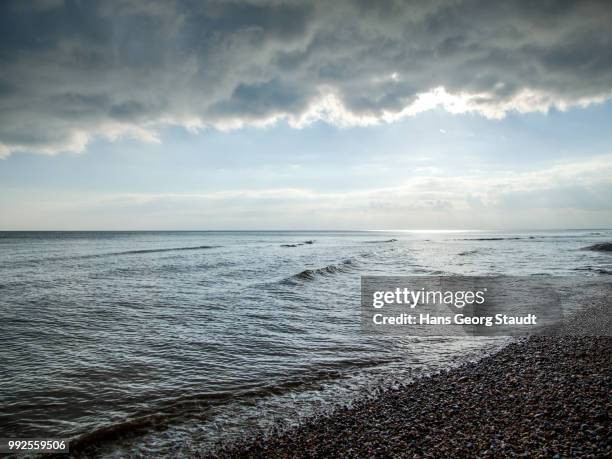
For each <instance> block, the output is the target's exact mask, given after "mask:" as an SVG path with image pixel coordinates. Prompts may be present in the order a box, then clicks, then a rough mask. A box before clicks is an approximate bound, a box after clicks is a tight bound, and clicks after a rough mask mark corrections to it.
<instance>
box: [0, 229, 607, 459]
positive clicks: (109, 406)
mask: <svg viewBox="0 0 612 459" xmlns="http://www.w3.org/2000/svg"><path fill="white" fill-rule="evenodd" d="M610 240H612V231H611V230H564V231H512V232H508V231H360V232H357V231H355V232H346V231H344V232H333V231H326V232H298V231H287V232H285V231H253V232H246V231H245V232H242V231H240V232H231V231H228V232H214V231H177V232H157V231H151V232H147V231H144V232H1V233H0V324H1V330H0V407H1V408H0V437H2V438H23V437H27V438H34V437H36V438H65V439H70V440H71V441H73V442H75V444H78V445H80V446H83V445H85V447H87V448H90V451H94V452H95V455H96V456H99V457H124V456H145V457H164V456H173V457H180V456H183V457H190V456H192V455H195V454H197V453H201V452H206V451H210V450H211V448H215V447H216V446H218V445H219V444H227V443H228V442H232V441H236V440H240V439H244V438H248V437H249V436H250V435H253V434H257V433H260V432H267V431H270V429H274V428H286V427H291V426H295V425H298V424H299V423H300V422H302V421H303V420H304V419H307V418H309V417H312V416H317V415H320V414H321V413H325V412H328V411H329V410H332V409H333V408H334V407H335V406H338V405H350V404H351V403H354V402H355V400H360V399H362V398H363V397H372V396H375V395H376V393H377V392H378V391H379V390H380V389H381V388H385V387H387V388H388V387H394V386H399V385H401V384H405V383H407V382H409V381H411V380H413V379H414V378H418V377H420V376H423V375H426V374H430V373H434V372H437V371H440V370H444V369H447V368H449V367H452V366H455V365H460V364H461V363H464V362H466V361H471V360H477V359H479V358H481V357H482V356H483V355H487V354H488V353H491V352H493V351H495V350H496V349H499V348H500V347H502V346H504V345H505V344H507V342H508V340H509V338H507V337H480V338H462V337H410V336H374V335H372V334H370V333H366V332H365V331H364V330H363V328H362V326H361V324H360V318H359V305H360V279H361V276H365V275H393V276H396V275H411V276H432V275H434V276H435V275H445V276H454V275H478V276H488V275H522V276H531V275H543V274H545V275H553V276H557V275H558V276H589V277H591V276H608V275H609V274H611V273H612V256H611V255H610V254H609V253H603V252H597V251H589V250H584V247H586V246H589V245H592V244H596V243H602V242H609V241H610Z"/></svg>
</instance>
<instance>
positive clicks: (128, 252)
mask: <svg viewBox="0 0 612 459" xmlns="http://www.w3.org/2000/svg"><path fill="white" fill-rule="evenodd" d="M217 247H219V246H218V245H198V246H195V247H168V248H161V249H137V250H125V251H121V252H105V253H92V254H87V255H73V256H68V257H49V258H41V259H32V260H27V261H26V263H40V262H47V261H66V260H90V259H95V258H106V257H118V256H122V255H142V254H148V253H161V252H180V251H185V250H206V249H214V248H217Z"/></svg>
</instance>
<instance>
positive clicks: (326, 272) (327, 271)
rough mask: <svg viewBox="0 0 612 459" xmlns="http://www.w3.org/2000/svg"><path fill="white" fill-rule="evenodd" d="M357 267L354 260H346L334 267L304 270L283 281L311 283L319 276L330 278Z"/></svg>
mask: <svg viewBox="0 0 612 459" xmlns="http://www.w3.org/2000/svg"><path fill="white" fill-rule="evenodd" d="M356 267H357V262H356V261H355V260H354V259H351V258H349V259H347V260H344V261H342V262H341V263H339V264H335V265H327V266H325V267H323V268H317V269H305V270H304V271H301V272H299V273H297V274H294V275H293V276H291V277H289V278H287V279H285V282H287V281H288V282H294V281H296V280H297V281H312V280H315V279H316V278H317V277H319V276H330V275H334V274H338V273H345V272H348V271H351V270H352V269H354V268H356Z"/></svg>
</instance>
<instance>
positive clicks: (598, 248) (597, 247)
mask: <svg viewBox="0 0 612 459" xmlns="http://www.w3.org/2000/svg"><path fill="white" fill-rule="evenodd" d="M583 250H593V251H595V252H612V242H601V243H599V244H593V245H589V246H588V247H583Z"/></svg>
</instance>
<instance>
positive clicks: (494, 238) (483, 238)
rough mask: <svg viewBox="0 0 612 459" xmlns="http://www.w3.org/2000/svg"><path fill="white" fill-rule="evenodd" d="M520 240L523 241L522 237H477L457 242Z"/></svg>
mask: <svg viewBox="0 0 612 459" xmlns="http://www.w3.org/2000/svg"><path fill="white" fill-rule="evenodd" d="M533 237H534V236H532V237H531V238H533ZM520 239H525V238H523V237H478V238H474V237H472V238H466V239H459V241H517V240H520Z"/></svg>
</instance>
